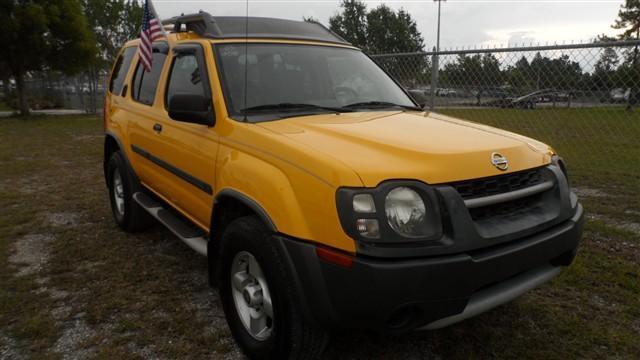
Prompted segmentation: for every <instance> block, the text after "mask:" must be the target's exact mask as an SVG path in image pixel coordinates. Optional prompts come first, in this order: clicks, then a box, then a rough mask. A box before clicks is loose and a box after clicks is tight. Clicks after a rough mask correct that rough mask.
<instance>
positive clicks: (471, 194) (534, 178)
mask: <svg viewBox="0 0 640 360" xmlns="http://www.w3.org/2000/svg"><path fill="white" fill-rule="evenodd" d="M543 181H544V177H543V176H542V168H537V169H531V170H524V171H519V172H514V173H511V174H505V175H498V176H492V177H488V178H483V179H474V180H466V181H459V182H455V183H452V184H451V186H453V187H454V188H455V189H456V190H457V191H458V193H459V194H460V196H462V198H463V199H464V200H469V199H475V198H481V197H485V196H491V195H497V194H502V193H506V192H511V191H515V190H520V189H524V188H527V187H530V186H534V185H537V184H540V183H542V182H543Z"/></svg>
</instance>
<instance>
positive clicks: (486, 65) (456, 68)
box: [440, 54, 526, 89]
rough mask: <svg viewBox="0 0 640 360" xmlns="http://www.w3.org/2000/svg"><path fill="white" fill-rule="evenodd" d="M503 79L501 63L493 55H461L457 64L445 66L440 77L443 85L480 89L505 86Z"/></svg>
mask: <svg viewBox="0 0 640 360" xmlns="http://www.w3.org/2000/svg"><path fill="white" fill-rule="evenodd" d="M525 61H526V59H525ZM503 77H504V74H503V72H502V70H500V61H499V60H498V59H497V58H496V57H495V56H494V55H493V54H484V55H480V54H476V55H473V56H466V55H459V56H458V59H457V61H456V62H454V63H449V64H446V65H445V66H444V69H443V70H442V71H441V75H440V79H441V83H442V84H443V85H447V86H453V85H456V84H465V85H466V86H469V87H473V88H478V89H480V88H492V87H498V86H500V85H503Z"/></svg>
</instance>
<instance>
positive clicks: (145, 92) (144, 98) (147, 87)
mask: <svg viewBox="0 0 640 360" xmlns="http://www.w3.org/2000/svg"><path fill="white" fill-rule="evenodd" d="M166 58H167V55H166V54H162V53H158V52H155V53H153V62H152V66H151V71H150V72H147V71H145V70H144V67H143V66H142V63H140V62H138V66H137V67H136V73H135V75H134V77H133V84H132V89H131V95H132V96H133V99H134V100H136V101H138V102H141V103H143V104H147V105H151V104H153V100H154V98H155V97H156V88H157V87H158V79H159V78H160V74H161V73H162V67H163V66H164V61H165V59H166Z"/></svg>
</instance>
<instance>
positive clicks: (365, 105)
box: [343, 101, 422, 111]
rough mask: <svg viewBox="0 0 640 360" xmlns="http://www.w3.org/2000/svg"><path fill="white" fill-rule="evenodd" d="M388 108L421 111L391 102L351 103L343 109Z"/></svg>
mask: <svg viewBox="0 0 640 360" xmlns="http://www.w3.org/2000/svg"><path fill="white" fill-rule="evenodd" d="M390 107H399V108H403V109H406V110H415V111H422V109H421V108H419V107H415V106H408V105H400V104H394V103H392V102H387V101H366V102H358V103H353V104H349V105H346V106H344V107H343V108H347V109H348V108H390Z"/></svg>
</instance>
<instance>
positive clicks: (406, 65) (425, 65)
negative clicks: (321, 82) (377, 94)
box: [329, 0, 431, 87]
mask: <svg viewBox="0 0 640 360" xmlns="http://www.w3.org/2000/svg"><path fill="white" fill-rule="evenodd" d="M340 7H341V8H342V11H341V12H340V13H339V14H336V15H334V16H332V17H331V18H330V19H329V24H330V27H331V30H333V31H334V32H335V33H336V34H338V35H340V36H342V37H343V38H344V39H345V40H347V41H348V42H350V43H351V44H353V45H355V46H357V47H359V48H361V49H363V50H364V51H366V52H368V53H372V54H390V53H408V52H420V51H424V40H423V38H422V35H421V34H420V32H419V31H418V26H417V24H416V22H415V21H414V20H413V18H411V15H410V14H409V13H408V12H406V11H405V10H403V9H400V10H399V11H398V12H395V11H393V9H391V8H389V7H388V6H386V5H384V4H382V5H379V6H378V7H377V8H375V9H373V10H371V11H367V6H366V4H365V3H364V2H363V1H359V0H343V1H342V4H341V5H340ZM380 62H381V63H382V64H381V65H383V66H384V68H385V69H386V70H387V71H388V72H389V73H390V74H391V75H392V76H393V77H395V78H396V79H397V80H399V81H400V82H401V83H403V85H404V86H406V87H412V86H415V85H416V83H425V82H427V81H428V79H429V77H430V72H431V70H430V69H429V62H428V60H427V59H426V58H424V57H423V56H417V57H390V58H385V59H382V60H381V61H380Z"/></svg>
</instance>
